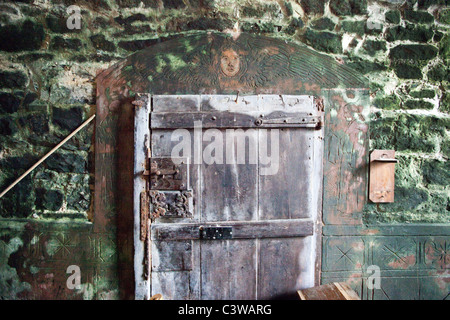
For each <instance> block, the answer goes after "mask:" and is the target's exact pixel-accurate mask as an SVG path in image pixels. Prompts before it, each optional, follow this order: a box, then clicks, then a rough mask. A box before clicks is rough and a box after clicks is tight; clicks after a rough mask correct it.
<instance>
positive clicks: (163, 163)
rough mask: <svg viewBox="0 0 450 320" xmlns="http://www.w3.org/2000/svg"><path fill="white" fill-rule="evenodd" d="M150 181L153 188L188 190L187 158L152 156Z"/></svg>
mask: <svg viewBox="0 0 450 320" xmlns="http://www.w3.org/2000/svg"><path fill="white" fill-rule="evenodd" d="M149 161H150V166H149V167H150V172H146V173H145V174H147V175H149V176H150V179H149V183H150V189H151V190H188V189H189V185H188V181H189V171H188V159H187V158H171V157H152V158H150V160H149Z"/></svg>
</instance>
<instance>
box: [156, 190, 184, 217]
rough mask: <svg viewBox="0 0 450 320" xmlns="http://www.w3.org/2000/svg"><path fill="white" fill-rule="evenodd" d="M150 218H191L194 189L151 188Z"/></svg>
mask: <svg viewBox="0 0 450 320" xmlns="http://www.w3.org/2000/svg"><path fill="white" fill-rule="evenodd" d="M149 195H150V218H151V219H152V221H154V220H155V219H157V218H160V217H171V218H191V217H192V201H191V200H192V191H190V190H188V191H158V190H150V191H149Z"/></svg>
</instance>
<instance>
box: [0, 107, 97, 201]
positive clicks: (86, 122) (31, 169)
mask: <svg viewBox="0 0 450 320" xmlns="http://www.w3.org/2000/svg"><path fill="white" fill-rule="evenodd" d="M94 118H95V114H94V115H92V116H91V117H90V118H89V119H87V120H86V121H85V122H83V123H82V124H81V125H80V126H79V127H78V128H76V129H75V131H73V132H72V133H71V134H69V135H68V136H67V137H65V138H64V140H62V141H61V142H60V143H58V144H57V145H56V146H55V147H54V148H53V149H52V150H50V151H49V152H47V154H46V155H45V156H43V157H42V158H41V159H40V160H39V161H38V162H36V163H35V164H34V165H33V166H32V167H31V168H30V169H28V170H27V171H25V172H24V174H22V175H21V176H20V177H19V178H17V179H16V181H14V182H13V183H11V184H10V185H9V186H8V187H7V188H6V189H5V190H3V191H2V193H0V198H1V197H3V196H4V195H5V194H6V193H7V192H8V191H9V190H11V189H12V188H13V187H14V186H15V185H16V184H18V183H19V182H20V181H21V180H22V179H23V178H25V177H26V176H27V175H28V174H29V173H30V172H31V171H33V170H34V169H35V168H36V167H37V166H38V165H40V164H41V163H42V162H44V161H45V159H47V158H48V157H50V156H51V155H52V154H53V152H55V151H56V150H58V149H59V148H60V147H61V146H62V145H63V144H65V143H66V142H67V141H68V140H69V139H70V138H72V137H73V136H74V135H75V134H76V133H77V132H78V131H80V130H81V129H83V128H84V127H85V126H86V125H88V124H89V123H90V122H91V121H92V120H93V119H94Z"/></svg>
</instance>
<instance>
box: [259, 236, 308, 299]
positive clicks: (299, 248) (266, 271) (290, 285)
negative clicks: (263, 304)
mask: <svg viewBox="0 0 450 320" xmlns="http://www.w3.org/2000/svg"><path fill="white" fill-rule="evenodd" d="M259 241H260V243H259V247H260V250H259V266H258V269H259V272H258V299H261V300H266V299H295V298H297V290H298V289H303V288H308V287H311V286H313V285H314V263H312V267H311V262H312V261H313V259H311V251H310V249H311V243H310V242H311V237H305V238H284V239H261V240H259Z"/></svg>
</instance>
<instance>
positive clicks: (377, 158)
mask: <svg viewBox="0 0 450 320" xmlns="http://www.w3.org/2000/svg"><path fill="white" fill-rule="evenodd" d="M397 162H398V161H397V160H396V159H395V150H373V151H372V153H371V154H370V173H369V199H370V200H371V201H372V202H374V203H389V202H394V188H395V186H394V184H395V164H396V163H397Z"/></svg>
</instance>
